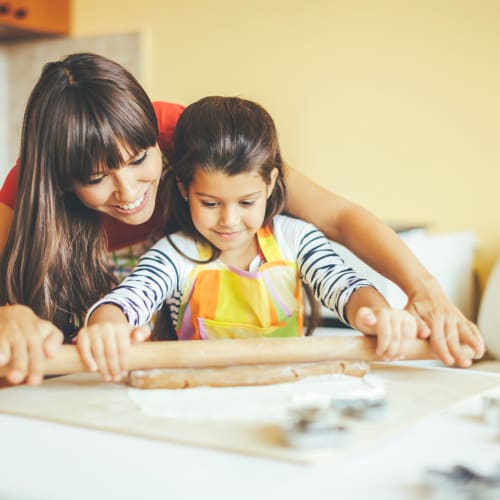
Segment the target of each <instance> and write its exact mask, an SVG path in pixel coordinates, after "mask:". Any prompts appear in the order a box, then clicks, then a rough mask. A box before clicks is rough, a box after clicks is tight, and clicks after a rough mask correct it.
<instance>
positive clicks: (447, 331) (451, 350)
mask: <svg viewBox="0 0 500 500" xmlns="http://www.w3.org/2000/svg"><path fill="white" fill-rule="evenodd" d="M431 285H432V284H431ZM406 310H407V311H408V312H409V313H410V314H412V316H413V317H414V318H415V319H416V320H417V323H418V325H419V334H418V335H419V337H420V338H429V341H430V343H431V345H432V347H433V349H434V351H435V352H436V354H437V355H438V356H439V359H441V361H442V362H443V363H445V364H446V365H448V366H450V365H453V364H454V363H456V364H457V365H458V366H460V367H462V368H466V367H468V366H470V365H471V364H472V359H471V358H469V357H467V356H466V354H465V353H464V350H463V349H461V348H460V346H463V345H468V346H469V347H470V348H471V349H472V351H473V352H474V356H473V358H474V359H479V358H481V357H482V356H483V355H484V350H485V347H484V341H483V338H482V336H481V334H480V333H479V330H478V328H477V326H476V325H475V324H474V323H472V322H471V321H469V320H468V319H467V318H466V317H465V316H464V315H463V314H462V312H461V311H460V310H459V309H458V308H457V307H456V306H455V305H454V304H453V303H452V302H451V300H450V299H449V298H448V297H447V296H446V294H445V293H444V292H443V291H441V288H440V287H439V285H438V284H435V285H434V286H428V287H422V288H420V289H418V290H417V291H416V292H415V293H414V294H413V295H412V296H410V297H409V298H408V304H407V305H406Z"/></svg>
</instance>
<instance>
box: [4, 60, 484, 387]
mask: <svg viewBox="0 0 500 500" xmlns="http://www.w3.org/2000/svg"><path fill="white" fill-rule="evenodd" d="M182 109H183V108H182V106H179V105H176V104H170V103H155V104H154V105H152V104H151V102H150V100H149V99H148V97H147V96H146V94H145V92H144V90H143V89H142V88H141V86H140V85H139V83H138V82H137V81H136V79H135V78H134V77H133V76H132V75H131V74H130V73H128V72H127V71H126V70H125V69H124V68H123V67H121V66H120V65H118V64H116V63H114V62H113V61H110V60H108V59H106V58H104V57H101V56H99V55H95V54H72V55H69V56H67V57H65V58H64V59H63V60H61V61H57V62H51V63H48V64H47V65H46V66H45V67H44V69H43V71H42V74H41V76H40V79H39V81H38V82H37V83H36V85H35V87H34V89H33V91H32V93H31V96H30V98H29V100H28V104H27V106H26V111H25V115H24V122H23V128H22V137H21V150H20V157H19V161H18V164H17V165H16V166H15V167H14V168H13V169H12V170H11V172H10V173H9V175H8V176H7V179H6V181H5V183H4V185H3V187H2V189H1V190H0V253H2V255H1V259H0V365H8V366H9V375H8V380H9V382H10V383H20V382H22V381H24V380H27V382H28V383H30V384H37V383H40V382H41V381H42V378H43V360H44V358H45V357H47V356H53V355H55V353H56V351H57V349H58V346H59V345H60V344H61V342H62V340H63V333H64V336H65V339H66V341H70V340H71V338H72V337H73V336H74V335H75V333H76V331H77V330H78V327H79V325H81V324H83V319H84V316H85V313H86V311H87V310H88V308H89V307H90V306H91V305H92V304H93V303H94V302H95V301H96V300H97V299H98V298H99V297H101V296H102V294H104V293H106V292H108V291H109V290H110V289H111V287H112V284H113V282H114V279H115V277H114V276H113V273H112V272H111V271H112V270H115V271H118V272H120V271H121V269H122V268H127V267H129V268H130V267H132V266H133V265H134V264H135V256H136V255H138V254H142V253H143V251H144V249H145V247H147V248H149V247H150V246H151V244H152V243H153V242H154V241H156V240H157V239H158V238H159V237H160V236H162V235H163V233H164V226H165V220H166V219H165V217H164V214H163V206H162V205H163V202H164V201H165V199H164V197H159V198H158V202H157V196H156V193H157V192H158V189H159V187H161V186H162V184H163V181H162V173H164V172H165V169H166V168H167V163H168V161H169V160H170V159H171V158H172V155H173V134H174V131H175V127H176V122H177V119H178V117H179V114H180V113H181V112H182ZM284 167H285V166H284ZM101 174H105V175H104V177H103V176H102V175H101ZM284 178H285V182H286V185H287V191H288V200H287V206H286V209H287V211H288V212H289V213H290V214H292V215H294V216H297V217H300V218H302V219H304V220H307V221H310V222H312V223H314V224H315V225H316V226H317V227H318V228H319V229H321V230H322V231H323V232H324V233H325V234H326V235H327V236H328V238H329V239H331V240H335V241H338V242H339V243H340V244H342V245H344V246H346V247H347V248H349V249H350V250H352V251H353V252H354V253H356V254H357V255H358V256H359V257H360V258H361V259H363V260H365V261H366V262H367V263H368V264H369V265H371V266H372V267H374V268H375V269H376V270H377V271H379V272H380V273H381V274H383V275H384V276H386V277H388V278H389V279H391V280H392V281H394V282H395V283H396V284H398V285H399V286H400V287H401V289H402V290H403V291H404V292H406V294H407V295H408V297H409V299H408V305H407V309H408V310H409V311H410V312H411V314H413V315H414V317H415V318H417V321H418V323H419V331H420V334H421V336H427V335H429V334H430V332H432V335H431V342H432V343H433V344H434V347H435V349H436V352H437V353H438V354H439V356H440V357H441V359H443V361H444V362H446V363H448V364H451V363H453V362H454V361H456V362H458V364H460V365H461V366H467V365H468V364H470V360H469V359H465V358H463V357H461V356H460V354H459V350H458V347H459V345H460V343H467V344H469V345H471V346H473V347H474V348H475V349H476V351H477V352H479V353H480V352H482V350H483V347H482V341H481V338H480V335H479V333H478V331H477V328H476V327H475V326H474V325H473V324H472V323H470V322H469V321H468V320H467V319H466V318H464V316H463V315H462V314H461V313H460V311H458V309H457V308H456V307H455V306H454V305H453V304H452V303H451V302H450V300H449V299H448V298H447V297H446V295H445V294H444V293H443V291H442V289H441V287H440V285H439V284H438V283H437V281H436V280H435V279H434V278H433V277H432V276H430V275H429V273H428V272H427V271H426V270H425V269H424V268H423V266H422V265H421V264H420V263H419V262H418V261H417V259H416V258H415V257H414V256H413V254H412V253H411V252H410V251H409V249H408V247H407V246H406V245H405V244H404V243H403V242H402V241H401V240H400V238H399V237H398V236H397V235H396V234H395V233H394V232H393V231H391V230H390V229H389V228H388V227H387V226H386V225H384V224H383V223H382V222H380V221H379V220H378V219H377V218H376V217H374V216H373V215H372V214H370V213H369V212H367V211H366V210H364V209H363V208H361V207H359V206H358V205H355V204H353V203H350V202H349V201H347V200H345V199H343V198H341V197H340V196H338V195H335V194H333V193H329V192H328V191H326V190H324V189H322V188H321V187H319V186H317V185H316V184H314V183H312V182H311V181H310V180H308V179H307V178H306V177H304V176H302V175H301V174H300V173H299V172H297V171H296V170H294V169H292V168H290V167H286V168H284ZM137 246H139V248H137ZM109 252H111V256H110V255H109ZM117 252H119V253H117ZM110 257H111V265H112V268H111V269H110V267H109V263H110V261H109V258H110ZM113 268H114V269H113ZM125 274H126V269H125ZM426 323H427V325H426Z"/></svg>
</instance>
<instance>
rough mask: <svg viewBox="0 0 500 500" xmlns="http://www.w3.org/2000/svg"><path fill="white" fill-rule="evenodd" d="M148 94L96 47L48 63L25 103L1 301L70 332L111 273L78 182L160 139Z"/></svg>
mask: <svg viewBox="0 0 500 500" xmlns="http://www.w3.org/2000/svg"><path fill="white" fill-rule="evenodd" d="M157 136H158V127H157V122H156V117H155V113H154V109H153V107H152V104H151V101H150V100H149V98H148V97H147V95H146V94H145V92H144V90H143V89H142V87H141V86H140V84H139V83H138V82H137V80H136V79H135V78H134V77H133V76H132V75H131V74H130V73H129V72H128V71H126V70H125V69H124V68H123V67H122V66H120V65H119V64H117V63H115V62H113V61H111V60H109V59H107V58H104V57H102V56H99V55H96V54H90V53H81V54H72V55H70V56H67V57H66V58H64V59H63V60H62V61H59V62H52V63H48V64H46V65H45V66H44V68H43V71H42V74H41V76H40V79H39V80H38V82H37V84H36V85H35V87H34V89H33V91H32V93H31V95H30V97H29V100H28V104H27V107H26V111H25V115H24V121H23V128H22V137H21V149H20V156H19V179H18V188H17V199H16V206H15V211H14V220H13V224H12V227H11V229H10V233H9V237H8V240H7V244H6V247H5V249H4V252H3V255H2V257H1V259H0V303H2V304H5V303H9V304H25V305H27V306H29V307H31V308H32V309H33V311H34V312H35V313H36V314H38V315H39V316H40V317H41V318H45V319H48V320H51V321H52V322H53V323H54V324H55V325H56V326H58V327H59V328H61V329H62V330H63V332H64V333H65V336H66V338H68V337H71V336H72V335H73V334H74V332H75V331H76V329H77V328H78V326H79V324H81V322H82V321H83V319H84V316H85V313H86V311H87V309H88V308H89V306H90V305H92V304H93V303H94V302H95V301H96V300H97V299H98V298H99V297H100V296H101V295H102V294H104V293H106V292H107V291H109V289H110V288H111V286H112V284H113V283H114V278H113V275H112V273H111V271H110V270H109V268H108V265H107V258H106V250H107V241H106V237H105V234H104V231H103V229H102V227H101V222H100V218H99V214H98V213H97V212H95V211H93V210H91V209H89V208H87V207H85V206H84V205H83V204H82V203H81V202H80V200H79V199H78V198H77V197H76V196H75V195H74V194H73V192H72V189H73V186H74V183H75V182H81V183H86V182H88V181H89V179H90V177H91V175H92V173H94V172H95V171H96V169H97V168H99V171H102V170H106V169H113V168H119V167H120V166H121V165H123V164H124V158H123V157H122V155H123V153H122V149H121V148H120V146H121V147H122V148H125V149H126V151H127V153H130V154H137V153H138V152H139V151H141V150H144V149H146V148H148V147H151V146H154V144H155V143H156V141H157Z"/></svg>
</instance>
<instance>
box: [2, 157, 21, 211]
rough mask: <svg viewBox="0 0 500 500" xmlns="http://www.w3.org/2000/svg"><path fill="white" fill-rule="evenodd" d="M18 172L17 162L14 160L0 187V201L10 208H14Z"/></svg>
mask: <svg viewBox="0 0 500 500" xmlns="http://www.w3.org/2000/svg"><path fill="white" fill-rule="evenodd" d="M18 172H19V164H18V163H17V162H16V164H15V165H14V166H13V167H12V168H11V169H10V172H9V173H8V174H7V177H6V178H5V181H4V183H3V186H2V189H0V203H3V204H4V205H7V206H8V207H10V208H12V209H14V206H15V204H16V194H17V174H18Z"/></svg>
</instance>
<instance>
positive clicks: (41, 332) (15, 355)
mask: <svg viewBox="0 0 500 500" xmlns="http://www.w3.org/2000/svg"><path fill="white" fill-rule="evenodd" d="M62 341H63V334H62V332H61V331H60V330H59V329H58V328H57V327H55V326H54V325H53V324H52V323H50V322H49V321H46V320H42V319H40V318H39V317H38V316H36V314H35V313H34V312H33V311H32V310H31V309H29V308H28V307H26V306H22V305H13V306H1V307H0V365H1V366H8V373H7V376H6V378H7V380H8V381H9V382H10V383H11V384H20V383H22V382H23V381H24V380H26V381H27V382H28V383H29V384H33V385H37V384H39V383H41V382H42V380H43V375H44V359H45V357H49V356H53V355H55V353H56V352H57V349H58V348H59V346H60V345H61V344H62ZM46 342H47V344H46Z"/></svg>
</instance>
